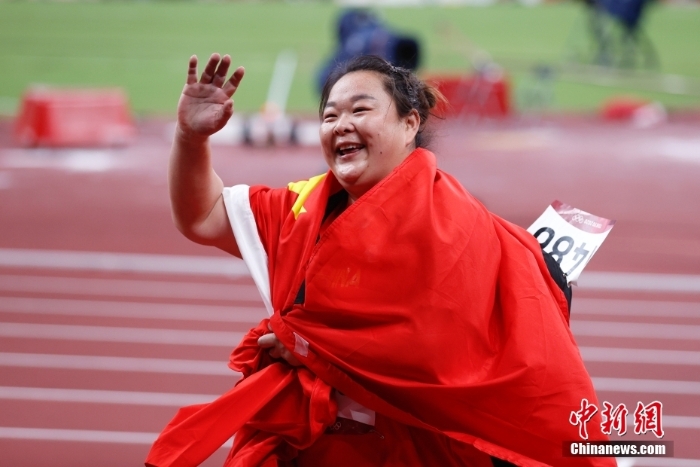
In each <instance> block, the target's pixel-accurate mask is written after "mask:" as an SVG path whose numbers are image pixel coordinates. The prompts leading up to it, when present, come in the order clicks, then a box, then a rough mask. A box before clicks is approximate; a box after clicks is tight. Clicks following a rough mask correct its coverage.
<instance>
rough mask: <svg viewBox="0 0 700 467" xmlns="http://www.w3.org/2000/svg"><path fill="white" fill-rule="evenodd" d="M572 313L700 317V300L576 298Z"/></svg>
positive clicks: (572, 304)
mask: <svg viewBox="0 0 700 467" xmlns="http://www.w3.org/2000/svg"><path fill="white" fill-rule="evenodd" d="M571 314H572V316H574V317H575V316H577V315H579V314H591V315H606V316H611V315H612V316H614V315H619V316H659V317H669V318H699V319H700V302H695V303H693V302H668V301H655V300H618V299H604V298H574V300H573V301H572V303H571Z"/></svg>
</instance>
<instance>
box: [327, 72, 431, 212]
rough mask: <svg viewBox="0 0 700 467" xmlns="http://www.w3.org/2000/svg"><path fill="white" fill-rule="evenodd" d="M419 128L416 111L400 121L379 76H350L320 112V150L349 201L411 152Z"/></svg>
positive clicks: (373, 183) (363, 73)
mask: <svg viewBox="0 0 700 467" xmlns="http://www.w3.org/2000/svg"><path fill="white" fill-rule="evenodd" d="M419 123H420V118H419V116H418V112H417V111H416V110H412V111H411V113H409V114H408V115H407V116H406V117H399V115H398V112H397V111H396V105H395V104H394V101H393V99H392V97H391V95H389V94H388V93H387V92H386V90H385V89H384V85H383V83H382V75H380V74H379V73H376V72H373V71H354V72H351V73H348V74H346V75H345V76H343V77H342V78H340V79H339V80H338V82H337V83H336V84H335V85H334V86H333V88H332V89H331V91H330V93H329V95H328V103H327V104H326V107H325V108H324V109H323V114H322V117H321V130H320V134H321V145H322V146H323V152H324V156H325V158H326V162H327V163H328V166H329V167H330V169H331V171H333V174H334V175H335V176H336V178H337V179H338V181H339V182H340V184H341V185H342V186H343V188H345V190H346V191H347V192H348V193H349V195H350V202H353V201H355V200H356V199H357V198H359V197H360V196H362V195H363V194H364V193H365V192H367V191H368V190H369V189H370V188H372V187H373V186H374V185H375V184H376V183H377V182H379V181H380V180H382V179H383V178H384V177H386V176H387V175H388V174H389V173H390V172H391V171H392V170H393V169H394V168H395V167H396V166H398V165H399V164H400V163H401V162H403V160H404V159H405V158H406V157H407V156H408V155H409V154H410V153H411V151H413V149H414V139H415V136H416V133H417V131H418V125H419Z"/></svg>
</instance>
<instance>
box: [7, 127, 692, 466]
mask: <svg viewBox="0 0 700 467" xmlns="http://www.w3.org/2000/svg"><path fill="white" fill-rule="evenodd" d="M698 130H700V124H698V123H697V122H693V121H686V122H673V121H672V122H670V123H667V124H665V125H662V126H660V127H657V128H653V129H649V130H646V131H640V130H635V129H632V128H628V127H625V126H621V125H620V126H604V125H601V124H598V123H596V122H593V121H575V122H566V121H559V122H552V121H540V122H524V121H513V122H509V123H505V124H498V125H495V124H493V125H481V126H472V127H467V126H459V125H456V124H448V125H444V126H442V127H440V128H438V129H437V131H436V136H437V144H436V152H437V153H438V157H439V164H440V165H441V167H442V168H444V169H445V170H447V171H449V172H450V173H452V174H454V175H455V176H457V177H458V178H459V179H460V180H461V181H462V182H463V183H464V185H465V186H466V187H467V188H468V189H469V190H470V191H472V193H474V194H475V195H476V196H477V197H479V198H480V199H481V200H482V201H483V202H484V203H485V204H486V205H487V206H488V207H489V208H490V209H491V210H493V211H494V212H496V213H498V214H500V215H502V216H503V217H505V218H507V219H510V220H512V221H514V222H516V223H519V224H521V225H523V226H527V225H529V223H530V222H531V221H533V220H534V219H535V218H536V217H537V216H538V215H539V214H540V213H541V211H542V210H543V209H544V208H545V207H546V206H547V205H548V204H549V203H550V202H551V201H553V200H554V199H560V200H562V201H564V202H567V203H569V204H573V205H574V206H577V207H580V208H582V209H585V210H587V211H590V212H593V213H595V214H598V215H601V216H605V217H611V218H615V219H617V220H618V223H617V225H616V226H615V228H614V229H613V231H612V233H611V235H610V236H609V238H608V240H607V241H606V244H605V245H604V247H603V248H602V249H601V251H600V252H599V253H598V254H597V256H596V257H595V258H594V259H593V261H592V262H591V263H590V264H589V266H588V268H587V270H586V272H584V274H583V276H582V278H581V287H579V288H577V289H575V292H574V294H575V297H574V305H573V319H572V329H573V331H574V334H575V336H576V338H577V341H578V343H579V345H580V347H581V351H582V355H583V357H584V360H585V361H586V365H587V367H588V369H589V371H590V373H591V375H592V377H593V378H594V383H595V384H596V387H597V389H598V393H599V398H600V400H601V401H604V400H605V401H609V402H611V403H613V404H614V405H617V404H620V403H624V404H626V406H627V408H628V409H630V411H633V410H634V407H635V405H636V403H637V402H638V401H641V402H643V403H645V404H647V403H649V402H652V401H654V400H659V401H661V402H662V403H663V426H664V430H665V436H664V440H668V441H673V442H674V447H675V458H656V459H627V460H624V461H621V462H620V465H623V462H626V464H624V465H626V466H627V467H630V466H633V465H635V466H659V467H663V466H669V467H685V466H700V445H698V443H697V442H696V441H697V440H698V439H700V217H699V216H698V214H700V188H699V186H700V184H698V182H697V181H698V180H700V137H698V136H697V135H700V131H698ZM140 133H141V134H140V138H139V139H138V141H137V142H136V143H135V144H134V145H132V146H131V147H129V148H124V149H113V150H106V151H97V150H62V151H57V150H24V149H20V148H16V147H13V146H12V144H11V143H10V142H9V137H8V134H9V126H8V124H7V123H5V124H0V218H1V219H2V222H1V223H0V369H1V370H0V452H2V456H1V457H2V465H7V466H12V467H23V466H28V467H34V466H39V465H41V466H80V465H91V466H93V465H99V466H112V465H114V466H124V465H140V464H141V463H142V461H143V459H144V457H145V455H146V452H147V450H148V448H149V445H150V443H151V442H152V441H153V439H154V437H155V435H156V433H158V432H159V431H160V430H161V429H162V427H163V426H164V425H165V423H166V422H167V421H168V420H169V419H170V418H171V417H172V415H173V414H174V413H175V410H176V409H177V407H179V406H181V405H187V404H191V403H196V402H200V401H206V400H209V399H212V398H214V397H216V395H218V394H220V393H222V392H223V391H225V390H227V389H228V388H229V387H230V386H231V385H232V384H234V383H235V381H236V378H237V376H236V375H235V374H233V372H231V371H230V370H228V368H227V367H226V362H227V360H228V354H229V352H230V350H231V348H232V347H233V346H234V345H235V344H236V343H237V340H238V339H240V336H241V333H243V332H245V331H246V330H247V329H248V328H249V327H251V326H252V325H253V323H255V322H256V321H257V320H258V319H259V318H260V317H262V316H264V313H265V312H264V310H263V308H262V305H261V302H260V299H259V297H258V295H257V292H256V290H255V288H254V286H253V284H252V281H251V280H250V278H249V277H248V276H247V275H246V274H245V273H244V270H243V269H241V267H240V266H241V265H240V263H239V262H237V260H235V259H233V258H227V257H226V256H225V255H223V254H221V253H219V252H217V251H213V250H210V249H207V248H204V247H201V246H197V245H194V244H191V243H189V242H188V241H187V240H185V239H184V238H182V237H181V236H180V235H179V234H178V233H177V232H176V230H175V228H174V227H173V226H172V223H171V221H170V214H169V210H168V197H167V187H166V165H167V154H168V147H169V142H168V139H167V128H166V126H165V125H163V124H161V123H158V122H150V123H145V124H143V125H142V126H141V127H140ZM215 154H216V157H217V159H216V165H217V169H218V171H219V172H220V174H221V175H222V178H223V179H224V180H225V182H226V183H227V184H229V185H232V184H235V183H248V184H256V183H266V184H270V185H275V186H279V185H283V184H286V183H287V182H289V181H292V180H299V179H304V178H308V177H309V176H311V175H314V174H317V173H320V172H322V171H323V170H324V169H323V162H322V159H321V157H320V155H319V151H318V149H315V148H293V149H249V148H234V147H226V146H221V147H217V148H215ZM153 255H158V256H153ZM604 273H612V274H608V275H605V274H604ZM630 274H631V275H630ZM643 274H657V275H656V276H644V275H643ZM632 424H633V422H632V420H630V423H629V431H628V434H627V435H626V436H625V437H624V439H627V440H642V439H655V438H654V437H653V435H650V434H647V435H644V436H641V435H635V434H633V433H631V431H632ZM225 452H226V451H225V450H224V449H222V450H220V451H219V452H218V453H217V454H216V455H215V456H214V457H213V458H212V459H210V460H209V461H208V462H207V463H206V465H208V466H216V465H221V464H222V462H223V457H224V456H225Z"/></svg>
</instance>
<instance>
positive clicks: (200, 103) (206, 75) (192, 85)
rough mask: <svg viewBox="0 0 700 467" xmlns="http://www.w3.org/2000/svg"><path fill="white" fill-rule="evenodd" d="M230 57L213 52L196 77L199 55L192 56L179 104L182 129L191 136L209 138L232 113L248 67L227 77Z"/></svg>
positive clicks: (239, 69)
mask: <svg viewBox="0 0 700 467" xmlns="http://www.w3.org/2000/svg"><path fill="white" fill-rule="evenodd" d="M230 66H231V57H229V56H228V55H224V56H223V58H221V56H220V55H219V54H216V53H215V54H212V56H211V57H209V61H208V62H207V64H206V66H205V67H204V71H203V72H202V76H201V77H200V78H199V80H197V56H196V55H193V56H192V57H190V63H189V69H188V70H187V84H185V87H184V89H183V90H182V95H181V96H180V102H179V103H178V106H177V121H178V127H179V130H180V131H181V132H183V133H184V134H186V135H187V136H189V137H190V138H192V137H194V138H197V137H202V138H206V137H208V136H209V135H212V134H214V133H216V132H217V131H219V130H220V129H221V128H223V126H224V125H225V124H226V122H227V121H228V119H229V118H231V115H233V101H232V100H231V97H232V96H233V94H234V93H235V92H236V89H237V88H238V85H239V84H240V82H241V79H243V74H244V72H245V70H244V69H243V67H238V68H236V71H234V72H233V74H232V75H231V77H230V78H229V79H228V80H227V79H226V75H227V73H228V69H229V67H230Z"/></svg>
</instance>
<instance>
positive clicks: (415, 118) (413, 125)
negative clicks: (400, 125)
mask: <svg viewBox="0 0 700 467" xmlns="http://www.w3.org/2000/svg"><path fill="white" fill-rule="evenodd" d="M404 121H405V122H406V145H407V146H408V145H409V144H411V143H413V141H414V140H415V139H416V134H418V129H419V128H420V115H418V111H417V110H416V109H411V111H410V112H409V114H408V115H406V117H405V120H404Z"/></svg>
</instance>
